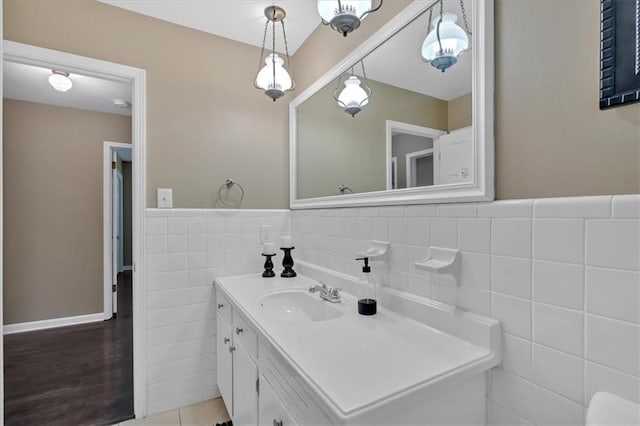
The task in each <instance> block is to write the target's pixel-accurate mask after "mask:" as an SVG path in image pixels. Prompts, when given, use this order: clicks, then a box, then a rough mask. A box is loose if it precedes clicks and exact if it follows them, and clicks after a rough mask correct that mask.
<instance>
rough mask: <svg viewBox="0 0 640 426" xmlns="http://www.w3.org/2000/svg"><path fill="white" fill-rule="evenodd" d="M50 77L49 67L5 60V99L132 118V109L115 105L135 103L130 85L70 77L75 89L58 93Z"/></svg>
mask: <svg viewBox="0 0 640 426" xmlns="http://www.w3.org/2000/svg"><path fill="white" fill-rule="evenodd" d="M50 75H51V70H50V69H48V68H41V67H36V66H33V65H25V64H19V63H16V62H9V61H4V73H3V90H4V93H3V96H4V97H5V98H9V99H16V100H19V101H27V102H37V103H42V104H48V105H57V106H62V107H69V108H78V109H86V110H91V111H98V112H108V113H112V114H120V115H128V116H130V115H131V109H130V108H126V109H125V108H118V107H115V106H114V105H113V99H123V100H125V101H127V102H131V86H130V85H129V84H128V83H123V82H117V81H111V80H104V79H100V78H95V77H88V76H85V75H79V74H71V75H70V76H69V78H70V79H71V81H72V82H73V87H72V88H71V89H70V90H68V91H67V92H58V91H57V90H55V89H54V88H53V87H51V85H50V84H49V81H48V79H49V76H50Z"/></svg>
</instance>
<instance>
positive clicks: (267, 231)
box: [260, 225, 271, 244]
mask: <svg viewBox="0 0 640 426" xmlns="http://www.w3.org/2000/svg"><path fill="white" fill-rule="evenodd" d="M269 242H271V225H261V226H260V244H264V243H269Z"/></svg>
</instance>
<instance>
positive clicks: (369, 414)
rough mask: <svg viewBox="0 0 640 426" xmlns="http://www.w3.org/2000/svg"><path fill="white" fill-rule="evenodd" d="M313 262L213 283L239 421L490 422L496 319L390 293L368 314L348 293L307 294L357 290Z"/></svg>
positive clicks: (223, 379)
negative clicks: (284, 272)
mask: <svg viewBox="0 0 640 426" xmlns="http://www.w3.org/2000/svg"><path fill="white" fill-rule="evenodd" d="M314 268H315V267H310V266H305V267H304V270H303V274H300V275H299V276H298V277H296V278H289V279H284V278H280V277H276V278H262V277H260V276H259V275H242V276H235V277H228V278H219V279H217V280H216V297H217V374H218V386H219V388H220V392H221V394H222V397H223V399H224V402H225V404H226V406H227V409H228V411H229V413H230V414H231V416H232V419H233V421H234V423H235V424H238V425H249V424H251V425H270V426H271V425H273V426H285V425H294V424H299V425H325V424H367V425H369V424H381V425H383V424H384V425H389V424H394V425H400V424H422V425H427V424H429V425H436V424H467V425H472V424H477V425H481V424H485V423H486V422H485V415H486V413H485V398H486V377H485V376H486V371H487V370H489V369H490V368H492V367H493V366H495V365H497V364H498V363H499V362H500V325H499V322H497V321H496V320H493V319H489V318H485V317H481V316H478V315H475V314H471V313H466V312H462V311H459V310H457V309H455V308H453V307H450V306H447V305H443V304H439V303H437V302H433V301H431V300H428V299H423V298H420V297H416V296H411V295H408V294H405V293H401V292H398V291H395V290H392V289H386V288H385V289H382V290H381V291H380V296H379V304H380V305H379V309H378V313H377V314H376V315H373V316H362V315H359V314H358V312H357V301H356V298H355V297H353V296H352V295H351V294H349V293H347V292H342V300H341V301H340V302H338V303H330V302H328V301H325V300H322V299H321V298H320V297H319V296H318V294H312V293H310V292H309V288H310V287H312V286H315V285H318V281H317V280H318V279H323V281H327V280H328V281H329V282H331V283H332V284H333V285H335V283H339V284H340V285H344V287H345V288H352V287H353V286H354V285H355V282H353V281H350V279H349V278H348V277H346V276H343V277H337V276H331V272H330V271H327V270H321V268H315V269H314ZM323 274H324V275H323ZM310 276H313V277H314V278H315V279H312V278H310ZM400 311H401V312H403V313H404V315H401V314H400V313H398V312H400Z"/></svg>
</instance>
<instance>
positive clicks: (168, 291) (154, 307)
mask: <svg viewBox="0 0 640 426" xmlns="http://www.w3.org/2000/svg"><path fill="white" fill-rule="evenodd" d="M260 225H270V226H271V230H272V241H274V242H275V243H276V246H277V245H278V244H279V242H280V237H281V236H282V235H285V234H290V233H291V213H290V212H289V211H288V210H213V209H211V210H208V209H207V210H199V209H148V210H147V241H146V245H147V249H146V251H147V283H146V295H147V306H146V312H147V410H148V414H149V415H152V414H155V413H160V412H163V411H168V410H172V409H175V408H178V407H182V406H186V405H190V404H194V403H197V402H200V401H204V400H207V399H210V398H213V397H217V396H219V391H218V388H217V385H216V353H215V351H216V347H215V341H216V340H215V332H216V323H215V321H216V317H215V313H216V309H215V291H214V288H213V280H214V278H215V277H218V276H225V275H237V274H245V273H252V272H255V273H260V271H261V270H262V265H263V264H264V258H263V257H262V256H261V255H260V254H261V245H260Z"/></svg>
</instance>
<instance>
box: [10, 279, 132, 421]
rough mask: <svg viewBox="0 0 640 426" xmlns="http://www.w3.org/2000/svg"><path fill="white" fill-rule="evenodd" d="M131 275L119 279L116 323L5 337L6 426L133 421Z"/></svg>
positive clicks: (114, 321) (85, 325)
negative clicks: (131, 419)
mask: <svg viewBox="0 0 640 426" xmlns="http://www.w3.org/2000/svg"><path fill="white" fill-rule="evenodd" d="M131 275H132V274H131V271H125V272H122V273H120V274H118V316H117V318H114V319H111V320H109V321H103V322H96V323H91V324H83V325H77V326H69V327H61V328H55V329H50V330H42V331H34V332H26V333H17V334H10V335H6V336H4V351H5V355H4V357H5V358H4V368H5V370H4V380H5V383H4V386H5V424H6V425H7V426H14V425H34V424H40V425H45V424H46V425H108V424H113V423H118V422H121V421H123V420H126V419H130V418H132V417H133V319H132V276H131Z"/></svg>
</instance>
